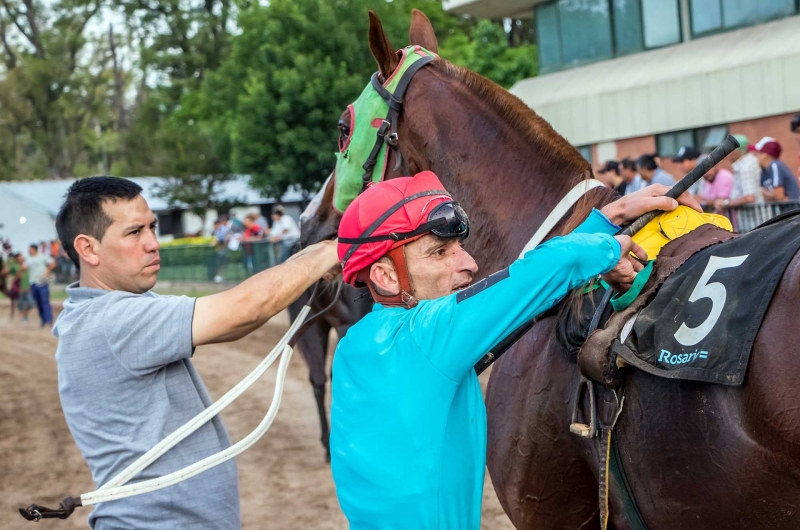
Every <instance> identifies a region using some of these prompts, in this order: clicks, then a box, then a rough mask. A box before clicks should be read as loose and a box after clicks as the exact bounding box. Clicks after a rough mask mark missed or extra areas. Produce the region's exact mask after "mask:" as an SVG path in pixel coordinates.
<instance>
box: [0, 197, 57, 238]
mask: <svg viewBox="0 0 800 530" xmlns="http://www.w3.org/2000/svg"><path fill="white" fill-rule="evenodd" d="M0 238H2V239H7V240H9V241H10V242H11V246H12V248H13V249H14V250H15V251H16V252H20V251H25V252H27V247H28V245H30V244H31V243H39V242H40V241H51V240H53V239H55V238H56V227H55V212H51V211H49V210H48V209H47V208H46V207H44V206H43V205H42V204H40V203H38V202H35V201H33V200H31V199H29V198H27V197H25V196H23V195H20V194H18V193H16V192H14V191H13V190H11V189H8V188H7V187H4V186H0Z"/></svg>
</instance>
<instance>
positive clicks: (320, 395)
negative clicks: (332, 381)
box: [314, 385, 331, 462]
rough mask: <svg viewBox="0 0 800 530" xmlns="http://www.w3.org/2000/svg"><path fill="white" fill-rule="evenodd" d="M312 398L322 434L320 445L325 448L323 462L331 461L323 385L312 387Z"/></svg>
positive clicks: (329, 435)
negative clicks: (314, 400)
mask: <svg viewBox="0 0 800 530" xmlns="http://www.w3.org/2000/svg"><path fill="white" fill-rule="evenodd" d="M314 398H315V399H316V400H317V410H318V411H319V425H320V430H321V432H322V437H321V440H322V445H323V446H324V447H325V461H326V462H330V461H331V444H330V437H331V432H330V426H329V425H328V411H327V409H326V408H325V385H322V386H321V387H316V386H315V387H314Z"/></svg>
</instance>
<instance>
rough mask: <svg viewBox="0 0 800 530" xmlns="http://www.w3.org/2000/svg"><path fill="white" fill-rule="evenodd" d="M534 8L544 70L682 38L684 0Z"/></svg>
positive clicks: (576, 2) (597, 0)
mask: <svg viewBox="0 0 800 530" xmlns="http://www.w3.org/2000/svg"><path fill="white" fill-rule="evenodd" d="M534 10H535V11H534V14H535V19H536V33H537V44H538V48H539V66H540V68H541V71H542V72H551V71H553V70H559V69H562V68H568V67H570V66H577V65H580V64H585V63H588V62H594V61H600V60H603V59H609V58H611V57H616V56H620V55H626V54H629V53H634V52H637V51H642V50H644V49H647V48H657V47H660V46H667V45H670V44H675V43H678V42H680V40H681V31H680V27H681V24H680V12H679V9H678V0H554V1H551V2H547V3H545V4H540V5H538V6H536V7H535V8H534Z"/></svg>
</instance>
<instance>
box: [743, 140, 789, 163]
mask: <svg viewBox="0 0 800 530" xmlns="http://www.w3.org/2000/svg"><path fill="white" fill-rule="evenodd" d="M747 150H748V151H757V152H759V153H764V154H767V155H769V156H771V157H772V158H780V157H781V151H783V149H782V148H781V144H779V143H778V140H776V139H775V138H772V137H770V136H765V137H764V138H762V139H761V140H759V141H758V143H757V144H755V145H749V146H747Z"/></svg>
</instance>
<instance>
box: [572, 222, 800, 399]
mask: <svg viewBox="0 0 800 530" xmlns="http://www.w3.org/2000/svg"><path fill="white" fill-rule="evenodd" d="M699 232H701V231H699ZM702 232H705V233H706V234H705V236H706V237H705V238H700V239H698V241H699V240H701V239H707V238H708V233H713V232H717V234H718V235H719V236H721V237H720V239H717V241H716V243H718V244H714V242H712V244H711V246H708V245H706V246H707V248H704V249H702V250H700V251H699V252H696V253H695V252H692V253H690V254H689V255H690V256H691V257H689V258H688V259H685V258H686V257H685V255H684V256H683V257H682V258H681V259H682V261H680V263H676V262H675V261H674V258H673V256H675V255H676V252H675V251H674V249H675V248H678V247H679V246H680V245H679V243H680V240H677V241H675V242H673V243H670V244H669V245H667V246H665V247H664V250H663V253H664V257H663V258H659V259H658V260H656V263H655V266H654V269H653V273H652V275H651V278H650V280H649V281H648V283H647V284H646V285H645V287H644V289H643V290H642V295H641V296H640V297H639V298H638V299H637V300H636V301H635V302H634V303H633V304H632V305H631V306H629V307H628V308H627V309H625V310H623V311H622V312H620V313H616V314H614V315H613V316H612V317H611V318H610V319H609V321H608V323H607V325H606V326H605V329H603V330H598V331H597V332H595V333H593V334H592V335H591V336H590V337H589V339H588V340H587V341H586V343H585V344H584V346H583V347H582V348H581V351H580V353H579V363H581V365H582V367H583V365H584V364H585V363H583V362H581V361H582V359H581V356H589V357H596V356H597V355H598V354H600V353H601V351H602V355H603V356H605V355H607V354H606V351H608V348H609V346H610V348H611V351H610V358H608V362H610V363H613V364H614V365H618V364H619V363H618V362H616V358H617V357H619V358H621V359H622V360H623V361H624V362H625V363H627V364H630V365H633V366H635V367H637V368H639V369H641V370H643V371H645V372H647V373H650V374H652V375H656V376H659V377H665V378H669V379H682V380H692V381H701V382H707V383H717V384H723V385H731V386H740V385H742V384H744V380H745V374H746V371H747V365H748V362H749V359H750V351H751V349H752V345H753V342H754V341H755V338H756V335H757V334H758V330H759V329H760V327H761V323H762V321H763V319H764V315H765V314H766V311H767V308H768V307H769V304H770V302H771V300H772V296H773V294H774V293H775V290H776V288H777V286H778V283H779V282H780V280H781V278H782V277H783V273H784V271H785V269H786V267H787V266H788V264H789V262H790V261H791V259H792V258H793V257H794V255H795V254H796V253H797V251H798V249H800V211H795V212H790V214H789V215H786V216H783V217H782V218H781V219H776V220H773V221H771V222H768V223H766V224H765V225H762V226H761V227H759V228H757V229H756V230H754V231H753V232H750V233H748V234H745V235H742V236H739V237H733V235H732V234H728V235H727V236H723V234H724V233H720V232H721V231H719V230H718V229H716V228H710V227H709V230H704V231H702ZM700 235H701V234H698V237H699V236H700ZM691 237H692V236H688V237H687V238H685V239H689V238H691ZM728 238H731V239H730V240H728V241H724V240H725V239H728ZM681 239H684V238H681ZM712 239H713V238H712ZM670 267H675V268H676V269H677V270H675V271H674V272H672V271H669V270H665V269H668V268H670ZM673 270H674V269H673ZM661 283H663V285H661ZM659 287H660V288H659ZM633 319H635V321H634V320H633ZM631 322H633V324H632V326H631V325H630V323H631ZM626 323H627V324H628V326H625V324H626ZM623 327H624V328H625V331H624V332H622V329H623ZM621 332H622V335H623V336H622V337H620V333H621ZM603 350H604V351H603ZM583 360H584V361H585V359H583ZM607 368H612V367H609V366H607ZM597 380H600V381H601V382H604V383H606V384H608V383H612V381H611V378H607V379H606V380H605V381H603V380H602V379H597ZM610 386H614V385H613V384H612V385H610Z"/></svg>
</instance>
